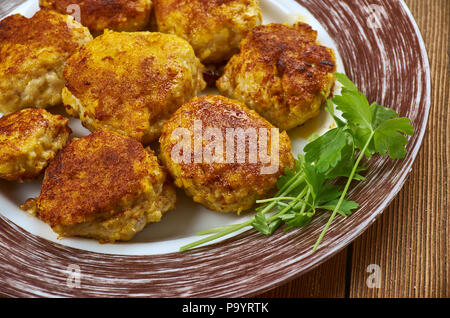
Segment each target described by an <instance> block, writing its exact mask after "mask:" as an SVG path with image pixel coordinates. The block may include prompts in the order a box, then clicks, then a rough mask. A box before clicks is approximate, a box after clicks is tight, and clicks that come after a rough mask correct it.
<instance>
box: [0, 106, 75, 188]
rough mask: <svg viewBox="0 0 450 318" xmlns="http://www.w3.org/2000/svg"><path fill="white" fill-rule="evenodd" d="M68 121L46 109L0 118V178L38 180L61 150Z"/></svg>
mask: <svg viewBox="0 0 450 318" xmlns="http://www.w3.org/2000/svg"><path fill="white" fill-rule="evenodd" d="M68 123H69V120H68V119H67V118H64V117H62V116H60V115H52V114H50V113H49V112H47V111H46V110H45V109H41V108H26V109H22V110H20V111H17V112H14V113H11V114H8V115H5V116H3V117H1V118H0V178H2V179H6V180H10V181H19V182H23V181H28V180H32V179H35V178H37V177H39V175H40V174H41V172H42V171H43V170H44V169H45V168H46V167H47V165H48V163H49V162H50V161H51V160H52V159H53V158H54V157H55V155H56V153H57V152H58V151H59V150H60V149H62V148H63V147H64V145H65V144H66V143H67V140H68V139H69V135H70V133H71V130H70V128H69V126H68Z"/></svg>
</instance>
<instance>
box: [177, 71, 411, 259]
mask: <svg viewBox="0 0 450 318" xmlns="http://www.w3.org/2000/svg"><path fill="white" fill-rule="evenodd" d="M335 75H336V78H337V79H338V81H339V82H340V83H341V84H342V90H341V92H340V94H339V95H336V96H334V97H333V98H332V99H331V100H327V107H326V110H327V111H328V112H329V113H330V114H331V116H332V117H333V118H334V120H335V122H336V126H337V127H336V128H334V129H331V130H329V131H328V132H327V133H325V134H324V135H322V136H319V137H318V136H315V137H314V138H312V140H311V141H310V142H309V143H308V144H307V145H306V146H305V148H304V154H300V155H299V156H298V158H297V159H296V164H295V168H294V170H289V169H286V171H285V174H284V175H283V176H281V177H280V178H279V180H278V183H277V188H278V192H277V193H276V194H275V196H274V197H273V198H270V199H264V200H258V201H257V202H256V203H257V204H260V206H259V207H257V208H256V212H257V213H256V214H255V215H254V216H253V217H252V218H250V219H249V220H248V221H246V222H243V223H240V224H233V225H226V226H222V227H218V228H213V229H210V230H206V231H202V232H199V233H198V235H205V234H212V235H210V236H207V237H205V238H203V239H200V240H198V241H195V242H193V243H190V244H187V245H185V246H182V247H181V248H180V251H186V250H188V249H191V248H194V247H197V246H199V245H203V244H205V243H208V242H211V241H213V240H216V239H219V238H222V237H224V236H227V235H229V234H231V233H234V232H237V231H239V230H241V229H244V228H246V227H253V228H254V229H256V230H258V231H259V232H261V233H262V234H264V235H268V236H269V235H272V234H273V233H274V232H275V231H276V230H277V229H278V228H280V227H282V226H284V230H286V231H287V230H290V229H292V228H296V227H304V226H307V225H308V224H309V223H310V222H311V220H312V219H313V217H314V216H315V215H316V214H317V213H324V212H326V211H329V212H331V215H330V217H329V220H328V222H327V224H326V225H325V227H324V228H323V230H322V233H321V234H320V236H319V237H318V239H317V241H316V243H315V245H314V246H313V251H316V250H317V249H318V247H319V245H320V243H321V242H322V240H323V238H324V236H325V234H326V232H327V230H328V229H329V227H330V226H331V224H332V222H333V220H334V218H335V217H336V215H337V214H340V215H342V216H344V217H347V216H349V215H351V214H352V213H353V212H354V211H355V210H357V209H358V207H359V205H358V203H357V202H354V201H352V200H350V199H349V196H348V192H349V189H350V185H351V183H352V182H353V181H357V182H358V181H364V180H365V178H364V177H363V176H362V174H361V173H362V172H363V171H365V170H366V168H365V167H364V166H362V165H361V164H362V161H363V159H370V158H371V157H372V156H374V155H376V154H378V155H381V156H386V155H388V156H389V157H390V158H392V159H402V158H404V157H405V156H406V154H407V150H406V145H407V144H408V138H407V137H406V136H405V135H408V136H411V135H412V134H413V132H414V128H413V126H412V125H411V121H410V120H409V119H408V118H404V117H399V115H398V114H397V113H396V112H395V111H394V110H392V109H390V108H386V107H384V106H381V105H378V104H377V103H372V104H369V102H368V100H367V98H366V96H364V94H363V93H361V92H360V91H359V90H358V88H357V87H356V85H355V84H354V83H353V82H352V81H351V80H350V79H349V78H348V77H347V76H346V75H345V74H342V73H336V74H335ZM336 110H337V111H339V112H341V113H342V114H341V116H338V115H337V114H336ZM341 117H342V118H341ZM342 180H343V182H342Z"/></svg>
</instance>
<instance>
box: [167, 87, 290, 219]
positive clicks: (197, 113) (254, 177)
mask: <svg viewBox="0 0 450 318" xmlns="http://www.w3.org/2000/svg"><path fill="white" fill-rule="evenodd" d="M197 120H199V121H201V123H202V126H203V131H206V129H208V127H212V128H214V129H218V130H220V132H221V134H222V137H223V142H224V147H223V149H224V156H223V158H224V162H222V163H220V162H207V161H205V160H202V161H201V162H195V161H194V147H192V148H191V150H192V154H191V156H190V158H192V160H191V161H190V162H176V161H175V160H173V158H172V157H171V155H172V150H173V148H174V147H175V145H176V143H177V142H179V139H178V138H172V133H173V132H174V131H175V130H176V129H179V128H185V129H187V130H188V131H190V132H191V135H192V136H194V121H197ZM229 128H232V129H239V128H242V129H243V130H244V131H248V129H252V128H254V129H255V130H256V131H257V133H259V131H260V129H261V128H265V129H267V132H268V133H270V129H271V128H274V127H273V126H272V125H271V124H270V123H269V122H268V121H267V120H265V119H263V118H262V117H261V116H259V115H258V114H257V113H256V112H255V111H253V110H250V109H248V108H247V107H246V106H245V105H244V104H242V103H240V102H238V101H234V100H231V99H228V98H226V97H223V96H204V97H199V98H195V99H193V100H191V101H190V102H188V103H186V104H184V105H183V106H182V107H181V108H180V109H179V110H177V112H176V113H175V114H174V115H173V116H172V118H171V119H170V120H169V121H168V122H167V123H166V124H165V126H164V128H163V133H162V135H161V138H160V142H161V154H160V156H161V158H162V161H163V162H164V163H165V165H166V166H167V167H168V169H169V171H170V173H171V175H172V176H173V178H174V179H175V184H176V185H177V186H179V187H184V188H185V189H186V190H187V192H188V194H189V195H191V196H193V197H194V200H195V201H197V202H200V203H202V204H204V205H205V206H207V207H208V208H210V209H213V210H216V211H220V212H230V211H239V210H247V209H249V208H250V207H251V206H252V205H253V204H254V203H255V200H256V198H259V197H262V196H264V195H265V194H267V192H268V191H270V190H271V189H272V188H273V186H274V185H275V183H276V181H277V180H278V177H279V176H280V175H281V174H282V173H283V172H284V169H285V168H287V167H292V164H293V161H294V160H293V157H292V154H291V143H290V140H289V137H288V136H287V134H286V133H285V132H282V133H280V134H279V160H280V162H279V166H278V167H277V169H276V171H275V172H273V173H270V174H264V173H261V171H262V170H261V168H262V167H267V166H268V165H270V164H269V163H262V162H261V160H260V159H258V161H257V162H250V159H249V158H250V157H249V151H250V150H249V147H248V144H247V147H245V162H242V163H240V162H239V161H238V160H237V149H236V145H237V137H236V136H235V137H233V138H234V140H235V154H234V155H235V157H234V158H232V159H231V160H229V159H228V158H225V157H226V154H225V149H226V140H225V139H226V135H227V130H228V129H229ZM247 143H248V141H247ZM207 145H208V140H203V144H202V148H203V149H205V147H207ZM267 149H268V152H269V154H270V149H271V142H270V138H269V141H268V145H267ZM203 159H204V158H203Z"/></svg>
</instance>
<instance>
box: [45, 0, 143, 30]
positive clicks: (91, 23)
mask: <svg viewBox="0 0 450 318" xmlns="http://www.w3.org/2000/svg"><path fill="white" fill-rule="evenodd" d="M39 5H40V7H41V8H43V9H50V10H54V11H57V12H60V13H62V14H70V13H73V12H72V10H71V8H73V5H78V6H79V7H80V18H81V21H80V22H81V23H82V24H83V25H84V26H86V27H88V28H89V30H91V32H92V33H93V34H94V35H98V34H101V33H103V30H105V29H110V30H115V31H129V32H131V31H140V30H142V29H144V28H145V27H146V26H147V24H148V22H149V18H150V12H151V8H152V2H151V0H39Z"/></svg>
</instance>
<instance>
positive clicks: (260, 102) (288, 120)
mask: <svg viewBox="0 0 450 318" xmlns="http://www.w3.org/2000/svg"><path fill="white" fill-rule="evenodd" d="M316 39H317V32H316V31H315V30H313V29H312V28H311V27H310V26H309V25H307V24H304V23H297V24H295V25H294V26H293V27H290V26H286V25H283V24H269V25H262V26H258V27H256V28H254V29H253V30H252V31H251V32H250V33H249V34H248V36H247V37H246V38H245V39H244V40H243V41H242V43H241V53H240V54H239V55H235V56H234V57H233V58H232V59H231V60H230V62H229V63H228V64H227V65H226V67H225V72H224V75H223V76H222V77H221V78H220V79H219V80H218V81H217V87H218V89H219V90H220V92H221V93H222V94H224V95H226V96H228V97H231V98H234V99H237V100H240V101H242V102H245V103H246V104H247V105H248V106H249V107H250V108H252V109H255V110H256V111H257V112H258V113H260V114H261V115H262V116H263V117H265V118H267V119H268V120H269V121H270V122H271V123H273V124H274V125H275V126H277V127H280V128H282V129H292V128H294V127H296V126H299V125H301V124H303V123H304V122H305V121H307V120H308V119H311V118H313V117H315V116H317V113H318V112H319V109H320V105H321V103H320V101H319V100H321V98H320V94H321V92H322V91H323V92H325V94H328V93H329V91H330V82H333V80H334V79H333V76H332V75H331V74H332V73H334V72H335V70H336V67H335V58H334V53H333V52H332V50H330V49H328V48H326V47H324V46H321V45H317V42H316ZM243 82H244V83H245V84H243ZM253 83H257V85H255V84H253ZM242 87H244V88H242ZM318 98H319V100H318Z"/></svg>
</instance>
